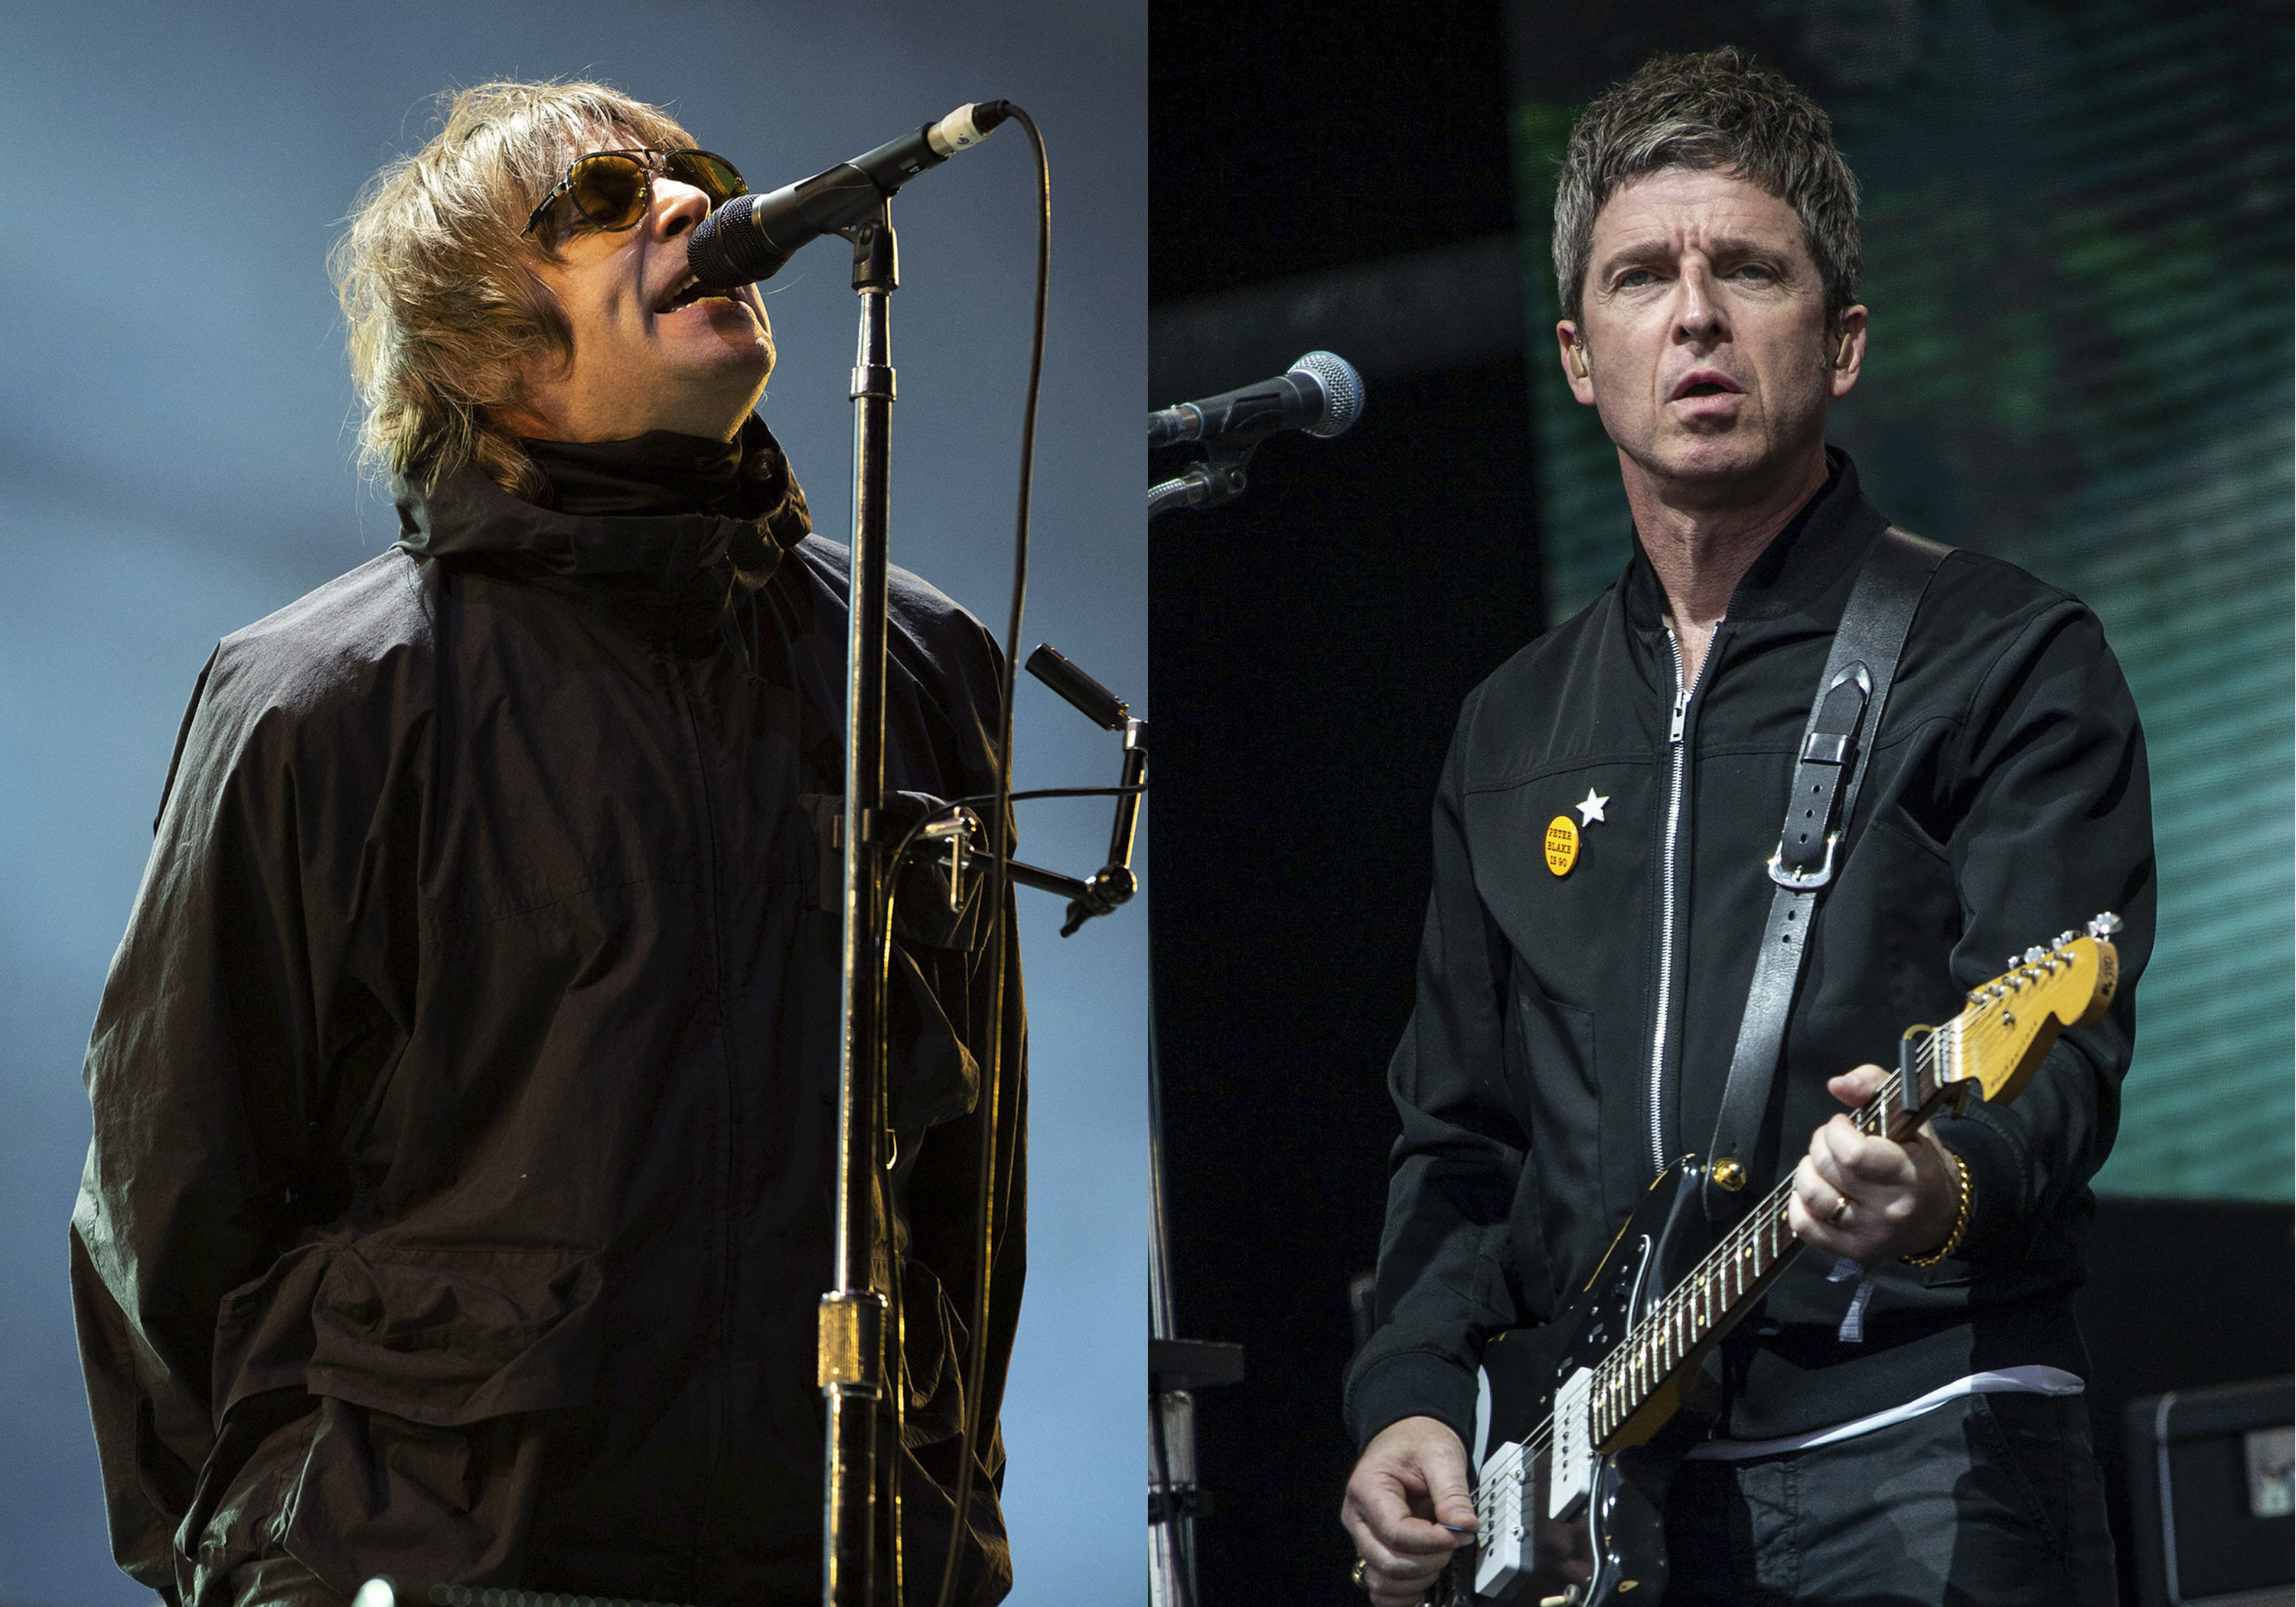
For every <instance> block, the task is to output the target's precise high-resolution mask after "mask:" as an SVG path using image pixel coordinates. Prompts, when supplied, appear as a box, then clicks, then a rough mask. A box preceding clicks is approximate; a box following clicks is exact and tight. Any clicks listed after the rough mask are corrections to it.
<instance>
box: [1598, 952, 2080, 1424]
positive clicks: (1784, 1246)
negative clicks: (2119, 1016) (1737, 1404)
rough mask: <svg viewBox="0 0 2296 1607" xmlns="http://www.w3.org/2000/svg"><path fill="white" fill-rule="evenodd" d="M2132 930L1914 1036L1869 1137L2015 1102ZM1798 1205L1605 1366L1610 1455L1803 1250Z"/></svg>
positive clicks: (1785, 1187)
mask: <svg viewBox="0 0 2296 1607" xmlns="http://www.w3.org/2000/svg"><path fill="white" fill-rule="evenodd" d="M2118 930H2120V918H2119V917H2118V916H2115V915H2112V914H2101V915H2099V916H2097V917H2096V918H2095V920H2093V921H2091V922H2089V923H2088V926H2087V934H2086V935H2083V934H2082V933H2080V932H2073V931H2067V932H2062V933H2060V934H2059V935H2058V937H2057V939H2056V942H2055V944H2054V946H2053V947H2049V948H2047V949H2043V948H2040V947H2034V948H2029V949H2027V950H2026V951H2025V953H2024V954H2023V955H2021V956H2019V955H2012V956H2011V957H2010V961H2009V969H2008V970H2007V971H2006V972H2004V973H2002V974H2001V975H2000V976H1997V977H1996V978H1994V980H1991V981H1990V982H1988V983H1986V984H1985V985H1984V986H1983V987H1981V988H1974V989H1972V991H1971V992H1970V994H1969V996H1968V1007H1967V1008H1966V1009H1964V1010H1963V1011H1962V1012H1961V1013H1960V1014H1958V1015H1956V1016H1955V1017H1954V1018H1953V1020H1951V1021H1948V1022H1947V1023H1946V1024H1945V1025H1944V1026H1942V1027H1939V1028H1937V1029H1934V1030H1930V1031H1926V1032H1924V1031H1923V1029H1920V1028H1915V1029H1912V1031H1910V1032H1909V1033H1908V1034H1907V1044H1908V1045H1909V1047H1910V1053H1908V1054H1907V1055H1906V1058H1905V1062H1904V1065H1903V1067H1902V1068H1901V1069H1900V1070H1897V1071H1892V1072H1891V1073H1890V1075H1889V1078H1887V1080H1885V1081H1884V1082H1883V1083H1882V1090H1881V1092H1880V1093H1879V1094H1877V1095H1874V1098H1873V1099H1872V1101H1870V1102H1869V1103H1867V1104H1866V1107H1865V1108H1864V1109H1863V1110H1860V1111H1857V1113H1856V1115H1855V1116H1854V1117H1853V1118H1852V1119H1853V1120H1854V1121H1855V1122H1856V1123H1857V1127H1858V1130H1859V1131H1861V1132H1864V1133H1868V1134H1873V1135H1876V1136H1887V1137H1890V1138H1894V1139H1899V1140H1903V1139H1907V1138H1910V1137H1911V1136H1913V1135H1914V1133H1915V1131H1916V1130H1917V1129H1919V1128H1920V1127H1921V1126H1922V1125H1923V1123H1924V1122H1926V1121H1928V1120H1929V1119H1930V1117H1931V1115H1932V1114H1933V1113H1935V1111H1937V1109H1938V1107H1939V1105H1940V1104H1942V1103H1945V1102H1946V1101H1947V1100H1948V1099H1954V1100H1958V1099H1959V1098H1960V1097H1961V1096H1962V1095H1965V1094H1967V1093H1969V1092H1971V1091H1972V1090H1974V1091H1976V1092H1977V1093H1979V1094H1980V1095H1981V1096H1982V1097H1983V1098H1985V1099H1986V1100H1987V1101H1988V1102H1991V1103H1999V1102H2004V1101H2007V1100H2011V1099H2014V1098H2015V1097H2016V1096H2017V1095H2018V1093H2019V1092H2020V1091H2021V1089H2022V1088H2023V1087H2024V1086H2025V1083H2026V1081H2027V1080H2028V1079H2029V1078H2031V1077H2032V1075H2033V1074H2034V1072H2035V1070H2037V1069H2038V1067H2039V1065H2040V1062H2041V1057H2042V1056H2043V1055H2044V1054H2046V1053H2047V1052H2048V1048H2049V1045H2051V1044H2053V1043H2054V1042H2055V1041H2056V1037H2057V1034H2058V1033H2059V1032H2060V1031H2061V1030H2062V1029H2063V1028H2065V1027H2069V1026H2079V1025H2085V1024H2087V1022H2089V1021H2095V1020H2096V1019H2097V1017H2098V1016H2100V1015H2101V1014H2103V1012H2104V1010H2105V1008H2106V1006H2107V1005H2108V1004H2111V1002H2112V996H2113V991H2114V988H2115V987H2116V986H2117V985H2118V980H2119V977H2120V960H2119V957H2118V956H2117V955H2116V954H2115V953H2114V950H2113V947H2112V943H2111V942H2109V941H2108V940H2107V939H2109V938H2110V937H2111V935H2112V933H2113V932H2114V931H2118ZM1916 1034H1918V1035H1919V1036H1915V1035H1916ZM1907 1077H1911V1078H1913V1087H1912V1089H1911V1090H1910V1092H1909V1091H1908V1090H1907V1086H1906V1078H1907ZM1792 1197H1793V1179H1792V1177H1788V1178H1787V1179H1786V1180H1785V1181H1784V1182H1783V1183H1781V1184H1779V1185H1778V1186H1777V1187H1775V1188H1774V1189H1772V1190H1771V1191H1770V1192H1769V1193H1767V1195H1765V1196H1764V1197H1763V1198H1762V1200H1761V1201H1759V1203H1758V1204H1756V1205H1755V1206H1754V1207H1753V1209H1751V1210H1749V1211H1748V1212H1747V1213H1746V1214H1745V1216H1743V1218H1740V1219H1739V1221H1738V1223H1737V1225H1736V1226H1734V1227H1733V1228H1731V1230H1730V1231H1729V1232H1728V1233H1727V1234H1725V1235H1724V1236H1723V1239H1722V1242H1720V1243H1719V1244H1718V1245H1716V1246H1715V1247H1714V1249H1713V1250H1711V1251H1710V1252H1709V1253H1708V1254H1707V1256H1706V1258H1705V1259H1703V1260H1702V1261H1700V1262H1699V1264H1698V1266H1697V1267H1695V1268H1694V1269H1693V1271H1692V1272H1691V1274H1690V1275H1689V1276H1688V1277H1686V1278H1684V1279H1683V1280H1682V1281H1681V1282H1680V1283H1677V1284H1676V1285H1675V1286H1674V1287H1673V1288H1672V1289H1671V1290H1669V1291H1667V1293H1666V1295H1665V1297H1664V1298H1663V1299H1661V1300H1660V1301H1659V1302H1658V1304H1657V1305H1656V1306H1655V1307H1654V1308H1652V1309H1651V1310H1650V1311H1649V1312H1648V1313H1646V1314H1645V1315H1644V1316H1643V1318H1642V1319H1641V1320H1640V1321H1638V1322H1636V1324H1635V1325H1634V1327H1633V1330H1632V1331H1631V1332H1629V1333H1628V1335H1627V1338H1626V1340H1625V1341H1624V1342H1623V1343H1621V1344H1620V1346H1619V1347H1618V1349H1615V1350H1613V1351H1611V1354H1610V1355H1609V1356H1608V1357H1604V1358H1603V1363H1602V1365H1600V1366H1599V1367H1598V1368H1596V1369H1595V1378H1594V1380H1593V1383H1592V1395H1591V1397H1590V1401H1589V1405H1590V1407H1591V1410H1592V1414H1593V1415H1592V1423H1591V1425H1590V1426H1591V1427H1592V1430H1593V1434H1594V1440H1595V1444H1596V1445H1597V1446H1598V1447H1602V1448H1603V1450H1605V1451H1608V1450H1611V1449H1613V1448H1616V1447H1621V1446H1625V1445H1630V1444H1635V1443H1638V1437H1642V1438H1646V1437H1647V1436H1648V1435H1649V1434H1650V1433H1651V1432H1652V1431H1654V1430H1655V1428H1656V1427H1657V1425H1658V1424H1659V1423H1663V1422H1664V1421H1665V1420H1666V1418H1668V1417H1669V1416H1671V1415H1672V1414H1673V1409H1674V1406H1673V1403H1674V1401H1675V1399H1676V1398H1678V1395H1679V1393H1680V1390H1681V1386H1682V1384H1683V1382H1684V1381H1685V1378H1686V1376H1687V1374H1686V1371H1685V1369H1686V1368H1687V1367H1688V1366H1689V1365H1693V1364H1695V1363H1697V1362H1698V1361H1700V1360H1702V1358H1703V1357H1704V1354H1705V1352H1706V1351H1707V1350H1708V1349H1710V1348H1711V1347H1712V1346H1713V1345H1714V1344H1716V1343H1718V1341H1720V1339H1721V1337H1722V1336H1723V1335H1724V1334H1725V1333H1726V1332H1729V1330H1730V1328H1731V1327H1732V1325H1733V1324H1735V1323H1736V1322H1737V1321H1738V1319H1739V1318H1741V1317H1742V1316H1744V1315H1745V1314H1746V1313H1747V1312H1748V1311H1750V1310H1751V1309H1752V1308H1753V1306H1754V1303H1755V1301H1756V1300H1759V1298H1760V1296H1761V1294H1762V1292H1763V1291H1765V1290H1767V1288H1768V1287H1769V1285H1770V1284H1771V1283H1774V1282H1775V1281H1776V1279H1777V1276H1778V1275H1779V1274H1780V1273H1782V1272H1784V1270H1785V1268H1786V1266H1787V1264H1788V1263H1789V1262H1791V1261H1792V1259H1793V1258H1794V1255H1795V1254H1796V1252H1798V1251H1799V1250H1800V1249H1801V1241H1800V1240H1799V1239H1797V1238H1795V1237H1794V1236H1793V1234H1792V1231H1791V1230H1789V1229H1788V1227H1787V1226H1786V1205H1787V1202H1788V1201H1790V1200H1792Z"/></svg>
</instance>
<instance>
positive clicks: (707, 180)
mask: <svg viewBox="0 0 2296 1607" xmlns="http://www.w3.org/2000/svg"><path fill="white" fill-rule="evenodd" d="M657 173H662V174H667V175H668V176H670V177H671V178H674V179H676V180H677V182H678V183H680V184H691V185H693V187H694V188H695V189H697V190H699V191H701V193H703V194H704V195H706V196H708V197H709V204H710V206H711V207H712V208H717V207H722V206H724V205H725V204H726V202H727V201H731V200H733V199H734V197H735V196H736V195H747V194H748V193H750V186H749V185H747V184H743V183H742V176H741V175H740V174H739V173H736V172H735V171H734V164H733V163H731V162H729V161H727V160H726V159H725V158H724V157H722V156H712V155H711V154H710V153H709V152H707V151H593V152H589V153H588V154H587V155H586V156H578V157H576V158H575V159H574V163H573V165H572V166H571V167H570V168H567V169H566V176H565V177H563V178H562V179H560V180H559V181H558V184H557V187H556V188H555V189H553V190H552V191H551V192H550V193H549V194H547V195H545V196H544V197H543V198H542V204H541V205H540V206H538V207H537V208H535V209H534V211H533V213H532V215H530V216H529V217H528V218H527V220H526V227H525V228H524V229H522V230H521V231H520V233H521V234H533V233H534V231H535V230H536V228H537V227H538V226H539V225H541V223H542V215H543V214H544V213H545V212H547V211H548V210H550V209H551V206H552V204H553V202H555V201H557V200H558V198H559V197H560V196H565V197H566V198H568V199H569V200H570V201H573V203H574V209H575V210H576V211H578V212H579V213H580V214H581V215H582V217H583V220H584V221H585V222H586V223H587V224H589V225H590V226H591V227H592V228H594V229H603V230H605V231H606V232H608V233H610V234H611V233H613V232H615V231H617V230H620V229H627V228H634V227H635V226H636V225H637V221H638V219H639V218H641V217H644V216H645V214H646V208H647V206H648V205H649V204H650V203H651V202H652V199H653V180H654V175H655V174H657Z"/></svg>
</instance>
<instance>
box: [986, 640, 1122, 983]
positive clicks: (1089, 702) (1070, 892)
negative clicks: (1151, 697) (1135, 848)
mask: <svg viewBox="0 0 2296 1607" xmlns="http://www.w3.org/2000/svg"><path fill="white" fill-rule="evenodd" d="M1023 668H1026V669H1027V670H1028V672H1029V674H1030V675H1032V676H1036V677H1037V679H1038V680H1040V681H1042V682H1043V683H1044V684H1045V685H1047V686H1049V687H1051V688H1052V689H1053V690H1054V692H1057V693H1060V694H1061V696H1062V697H1063V698H1065V699H1066V700H1067V701H1068V702H1069V705H1070V707H1071V708H1073V709H1076V710H1077V712H1078V713H1079V714H1081V715H1083V716H1084V717H1085V718H1087V719H1088V720H1090V721H1091V722H1092V723H1093V724H1094V725H1095V726H1100V727H1101V728H1102V729H1103V730H1107V731H1117V732H1121V733H1122V734H1123V735H1124V772H1123V775H1122V776H1121V778H1120V779H1119V781H1118V783H1117V787H1118V792H1117V798H1116V823H1115V824H1114V825H1112V826H1111V828H1110V829H1109V833H1108V863H1107V864H1106V865H1102V866H1101V867H1100V868H1099V869H1098V870H1096V871H1095V872H1094V873H1092V874H1091V875H1090V876H1088V877H1086V878H1084V879H1082V880H1078V878H1077V877H1074V876H1066V875H1062V873H1060V872H1058V871H1048V870H1046V869H1044V868H1043V867H1042V866H1039V865H1024V864H1022V863H1021V861H1020V860H1018V859H1008V860H1006V861H1005V873H1006V874H1007V875H1009V876H1011V877H1012V878H1013V881H1017V882H1019V883H1020V884H1021V886H1022V887H1033V888H1035V889H1036V890H1037V891H1039V892H1045V893H1057V894H1059V895H1060V896H1061V897H1062V898H1066V899H1067V900H1068V901H1069V913H1068V919H1067V920H1066V921H1064V922H1062V924H1061V936H1062V937H1063V938H1066V937H1071V936H1073V935H1074V934H1075V932H1076V931H1077V929H1078V927H1080V926H1082V925H1083V924H1084V923H1085V922H1087V921H1089V920H1091V919H1092V918H1093V917H1094V916H1095V915H1108V914H1115V913H1116V909H1117V906H1119V905H1121V904H1123V903H1124V902H1125V901H1126V900H1127V899H1128V898H1131V897H1132V895H1133V894H1134V893H1135V892H1136V891H1137V890H1139V886H1140V882H1139V879H1138V878H1137V877H1136V876H1135V875H1134V874H1133V873H1132V839H1133V835H1134V832H1135V831H1136V828H1137V827H1138V825H1139V824H1140V799H1141V794H1142V792H1143V791H1144V789H1145V788H1146V786H1147V784H1148V722H1147V721H1146V720H1139V719H1135V718H1133V717H1132V710H1131V709H1129V708H1128V706H1127V705H1126V703H1125V701H1124V700H1123V699H1122V698H1119V697H1118V696H1117V695H1116V694H1115V693H1112V692H1111V691H1109V690H1108V688H1107V687H1105V686H1103V685H1101V684H1100V683H1099V682H1098V681H1095V680H1094V679H1093V678H1092V677H1091V676H1088V675H1087V674H1085V672H1084V671H1083V670H1081V669H1078V668H1077V667H1076V666H1075V665H1074V664H1073V663H1071V662H1070V660H1068V659H1067V658H1065V657H1064V656H1062V654H1061V653H1059V652H1055V651H1054V649H1053V648H1052V647H1051V646H1050V645H1049V644H1046V643H1042V642H1039V643H1038V644H1037V651H1036V652H1032V653H1030V654H1029V661H1028V663H1027V664H1026V665H1025V666H1023Z"/></svg>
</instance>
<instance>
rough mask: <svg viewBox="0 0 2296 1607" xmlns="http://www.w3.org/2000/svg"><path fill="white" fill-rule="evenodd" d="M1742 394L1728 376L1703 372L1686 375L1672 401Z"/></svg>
mask: <svg viewBox="0 0 2296 1607" xmlns="http://www.w3.org/2000/svg"><path fill="white" fill-rule="evenodd" d="M1740 394H1742V393H1741V392H1740V390H1739V388H1738V387H1737V385H1736V384H1734V382H1733V381H1731V380H1730V379H1729V378H1728V377H1727V376H1726V375H1723V374H1718V373H1712V372H1710V371H1705V370H1701V371H1696V372H1693V373H1687V374H1685V375H1684V376H1683V377H1682V380H1681V381H1680V382H1679V383H1677V385H1676V386H1675V388H1674V395H1673V397H1672V398H1670V399H1671V400H1673V401H1677V402H1679V401H1683V400H1685V399H1688V398H1694V397H1708V396H1737V395H1740Z"/></svg>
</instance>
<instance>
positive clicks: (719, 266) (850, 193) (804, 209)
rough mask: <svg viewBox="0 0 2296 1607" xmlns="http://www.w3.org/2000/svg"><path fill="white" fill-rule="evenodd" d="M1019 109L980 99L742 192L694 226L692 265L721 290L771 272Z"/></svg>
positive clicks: (690, 244)
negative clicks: (810, 171) (769, 185)
mask: <svg viewBox="0 0 2296 1607" xmlns="http://www.w3.org/2000/svg"><path fill="white" fill-rule="evenodd" d="M1012 115H1013V107H1012V104H1011V102H1006V101H975V102H970V103H968V104H966V105H963V106H959V107H958V108H957V109H956V110H955V111H952V112H950V113H949V114H948V115H947V117H945V118H943V119H940V121H939V122H938V123H927V124H926V125H925V126H924V127H922V128H920V129H918V130H917V131H916V132H915V133H914V134H905V135H902V136H901V137H900V138H898V139H897V140H894V141H892V142H891V143H888V144H883V145H880V146H878V147H877V148H876V149H875V150H874V151H871V152H866V153H865V154H863V155H860V156H857V157H855V158H854V159H853V160H851V161H849V162H840V163H838V164H837V166H835V167H834V168H830V169H828V170H827V171H826V172H823V173H816V174H815V175H814V176H812V177H811V178H808V179H803V180H800V181H799V182H798V183H796V184H783V186H782V187H781V188H780V189H778V190H775V192H774V193H772V194H770V195H736V196H735V197H734V199H733V200H731V201H727V202H726V204H725V205H724V206H722V207H719V208H718V209H717V210H716V211H714V212H712V213H710V214H709V217H706V218H704V219H702V221H701V227H699V228H697V229H695V230H694V231H693V239H692V240H691V241H689V242H687V243H686V247H685V262H686V266H688V267H690V268H692V269H693V275H694V277H695V278H697V279H699V280H701V283H703V284H705V285H707V286H708V287H709V289H711V290H713V291H727V290H732V289H733V288H734V286H735V285H737V284H754V283H757V282H758V280H760V279H770V278H772V277H773V276H774V275H775V274H778V273H780V272H781V271H782V265H783V263H786V262H787V261H788V260H789V259H790V258H791V257H792V256H794V255H796V254H797V250H798V248H799V247H800V246H803V245H806V244H808V242H812V241H816V240H818V239H820V238H821V237H822V236H823V235H824V234H836V233H837V231H838V230H840V229H843V228H849V227H850V226H851V225H854V224H857V223H858V222H860V221H861V220H862V219H863V218H865V217H868V216H869V214H871V213H872V212H873V211H875V210H876V209H878V207H879V206H881V205H882V204H883V202H884V201H885V200H886V198H887V197H889V196H890V195H892V194H894V193H897V192H898V190H899V189H900V187H901V186H902V185H903V184H906V183H908V182H909V180H911V179H913V178H914V177H915V176H917V175H918V174H920V173H922V172H923V171H924V170H925V169H926V168H938V167H939V166H940V165H941V163H943V162H945V161H947V160H948V159H949V158H950V157H952V156H954V155H955V154H956V153H957V152H960V151H968V150H971V149H972V147H973V146H975V145H977V144H979V143H980V142H981V141H982V140H985V139H987V138H988V131H989V130H990V129H992V128H994V127H996V125H997V124H999V123H1001V122H1003V121H1004V120H1005V119H1006V118H1008V117H1010V116H1012Z"/></svg>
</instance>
